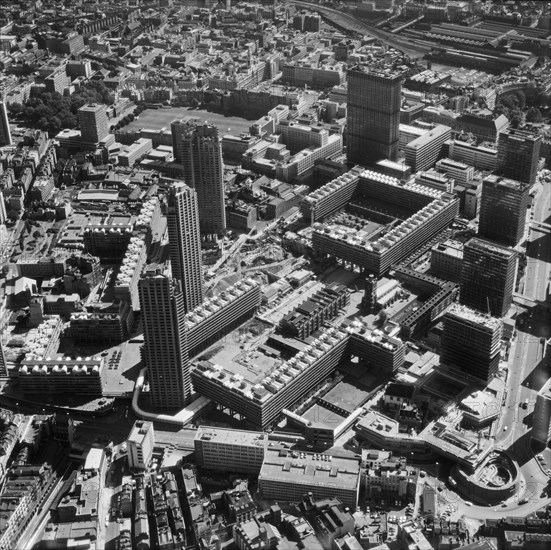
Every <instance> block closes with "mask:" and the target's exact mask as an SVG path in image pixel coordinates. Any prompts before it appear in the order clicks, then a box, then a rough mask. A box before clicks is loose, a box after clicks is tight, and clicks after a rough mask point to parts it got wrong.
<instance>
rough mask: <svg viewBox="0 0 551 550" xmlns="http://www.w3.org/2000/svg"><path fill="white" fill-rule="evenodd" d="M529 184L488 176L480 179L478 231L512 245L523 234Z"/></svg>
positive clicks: (482, 234)
mask: <svg viewBox="0 0 551 550" xmlns="http://www.w3.org/2000/svg"><path fill="white" fill-rule="evenodd" d="M529 190H530V186H529V185H528V184H525V183H520V182H518V181H515V180H510V179H502V178H500V177H499V176H495V175H491V176H488V177H487V178H486V179H485V180H484V182H483V183H482V197H481V202H480V222H479V226H478V234H479V235H480V236H481V237H483V238H486V239H490V240H492V241H495V242H498V243H500V244H503V245H506V246H516V245H517V244H518V243H519V242H520V241H521V240H522V237H523V235H524V226H525V224H526V209H527V208H528V198H529V197H528V193H529Z"/></svg>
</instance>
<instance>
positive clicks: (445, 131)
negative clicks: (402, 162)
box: [405, 124, 452, 172]
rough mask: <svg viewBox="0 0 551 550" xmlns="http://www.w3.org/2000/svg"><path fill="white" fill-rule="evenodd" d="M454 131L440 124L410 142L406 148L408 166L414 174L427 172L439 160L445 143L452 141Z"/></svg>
mask: <svg viewBox="0 0 551 550" xmlns="http://www.w3.org/2000/svg"><path fill="white" fill-rule="evenodd" d="M451 133H452V129H451V128H450V127H449V126H444V125H442V124H440V125H439V126H436V128H433V129H432V130H430V131H429V132H428V133H426V134H424V135H422V136H419V137H418V138H416V139H414V140H413V141H410V142H409V143H408V144H407V145H406V147H405V153H406V164H407V165H408V166H411V171H412V172H417V171H419V170H427V169H428V168H431V167H432V166H434V164H435V163H436V161H437V160H438V159H439V157H440V154H441V151H442V147H443V146H444V143H445V142H446V141H447V140H448V139H450V137H451Z"/></svg>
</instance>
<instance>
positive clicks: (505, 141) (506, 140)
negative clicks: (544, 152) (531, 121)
mask: <svg viewBox="0 0 551 550" xmlns="http://www.w3.org/2000/svg"><path fill="white" fill-rule="evenodd" d="M540 148H541V136H540V135H538V134H534V133H532V132H527V131H525V130H518V129H514V128H509V129H508V130H507V131H505V132H501V133H500V134H499V137H498V140H497V170H498V172H499V173H500V174H502V175H503V176H505V177H507V178H511V179H514V180H518V181H520V182H522V183H529V184H530V185H533V184H534V183H536V175H537V172H538V162H539V160H540Z"/></svg>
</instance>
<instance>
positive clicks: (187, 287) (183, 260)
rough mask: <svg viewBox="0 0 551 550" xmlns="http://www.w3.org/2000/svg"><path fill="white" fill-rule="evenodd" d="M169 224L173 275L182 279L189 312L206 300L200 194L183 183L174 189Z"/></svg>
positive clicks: (185, 308) (170, 195)
mask: <svg viewBox="0 0 551 550" xmlns="http://www.w3.org/2000/svg"><path fill="white" fill-rule="evenodd" d="M167 226H168V244H169V249H170V263H171V267H172V274H173V276H174V278H175V279H178V280H179V281H180V282H181V285H182V295H183V300H184V310H185V313H187V312H188V311H191V310H192V309H194V308H196V307H197V306H200V305H201V304H202V303H203V298H204V289H203V276H202V273H201V268H202V259H201V236H200V232H199V211H198V208H197V193H196V192H195V191H194V190H193V189H191V188H190V187H188V186H187V185H185V184H183V183H176V184H174V185H173V186H172V187H171V188H170V191H169V194H168V215H167Z"/></svg>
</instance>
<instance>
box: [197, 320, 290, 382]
mask: <svg viewBox="0 0 551 550" xmlns="http://www.w3.org/2000/svg"><path fill="white" fill-rule="evenodd" d="M270 328H271V327H270V326H269V325H268V324H267V323H264V322H262V321H259V320H258V319H252V320H251V321H248V322H247V323H245V324H244V325H241V326H240V327H238V328H236V329H235V330H233V331H232V332H230V333H229V334H228V335H227V336H226V337H225V338H224V339H223V341H222V342H218V343H216V344H213V345H212V346H211V347H210V348H207V349H206V350H205V351H203V352H201V353H200V354H199V355H198V356H197V358H196V359H197V360H203V361H204V360H206V361H210V362H211V363H215V364H219V365H224V368H225V369H226V370H228V371H230V372H231V373H232V374H238V375H241V376H242V377H243V379H244V380H246V381H247V382H250V383H251V384H256V383H258V382H261V381H262V380H264V378H266V376H267V375H268V374H269V372H271V371H272V370H273V369H275V368H276V367H277V366H278V365H279V364H280V363H281V359H280V358H279V357H276V356H275V355H274V356H270V355H267V354H266V353H264V352H263V350H262V348H261V346H262V344H265V343H266V342H267V340H268V338H269V336H270V332H271V331H270Z"/></svg>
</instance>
